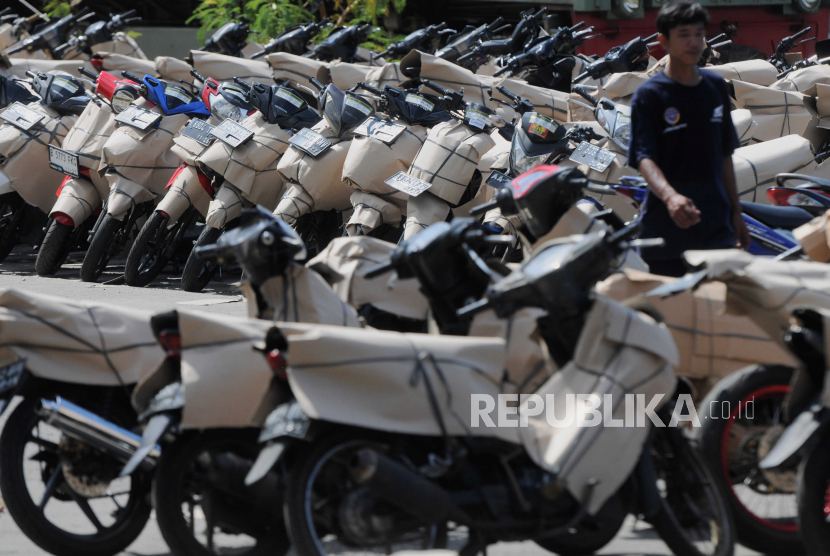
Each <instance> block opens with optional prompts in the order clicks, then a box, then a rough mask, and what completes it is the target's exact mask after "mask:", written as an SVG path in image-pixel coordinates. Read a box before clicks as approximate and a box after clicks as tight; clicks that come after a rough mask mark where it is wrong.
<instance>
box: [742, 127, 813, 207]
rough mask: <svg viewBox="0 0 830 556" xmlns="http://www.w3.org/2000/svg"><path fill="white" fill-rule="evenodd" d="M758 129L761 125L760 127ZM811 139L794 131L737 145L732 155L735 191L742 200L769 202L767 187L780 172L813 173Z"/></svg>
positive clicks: (772, 184)
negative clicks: (749, 143)
mask: <svg viewBox="0 0 830 556" xmlns="http://www.w3.org/2000/svg"><path fill="white" fill-rule="evenodd" d="M759 129H760V128H759ZM814 156H815V154H814V153H813V147H812V145H811V144H810V141H809V140H807V139H805V138H804V137H799V136H797V135H788V136H786V137H781V138H780V139H773V140H771V141H764V142H763V143H756V144H754V145H749V146H746V147H741V148H739V149H736V150H735V152H734V154H733V155H732V162H733V164H734V166H735V180H736V184H737V187H738V194H739V195H740V196H741V199H742V200H744V201H752V202H754V203H763V204H770V201H769V200H768V199H767V196H766V190H767V189H769V188H770V187H774V186H775V176H776V175H778V174H780V173H782V172H793V173H801V174H812V173H813V172H814V171H815V170H816V168H817V164H816V162H815V160H814Z"/></svg>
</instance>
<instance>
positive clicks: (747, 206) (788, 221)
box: [741, 201, 813, 230]
mask: <svg viewBox="0 0 830 556" xmlns="http://www.w3.org/2000/svg"><path fill="white" fill-rule="evenodd" d="M741 210H742V211H743V212H744V214H747V215H749V216H751V217H752V218H754V219H755V220H757V221H759V222H761V223H762V224H766V225H767V226H769V227H770V228H781V229H785V230H793V229H795V228H798V227H799V226H801V225H803V224H806V223H807V222H809V221H810V220H812V219H813V215H812V214H810V213H809V212H807V211H806V210H804V209H802V208H798V207H776V206H772V205H762V204H760V203H750V202H749V201H741Z"/></svg>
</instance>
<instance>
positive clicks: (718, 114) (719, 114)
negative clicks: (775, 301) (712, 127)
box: [710, 104, 723, 122]
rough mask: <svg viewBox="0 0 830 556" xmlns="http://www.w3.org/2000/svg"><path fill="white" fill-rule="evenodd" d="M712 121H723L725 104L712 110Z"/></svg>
mask: <svg viewBox="0 0 830 556" xmlns="http://www.w3.org/2000/svg"><path fill="white" fill-rule="evenodd" d="M710 121H712V122H721V121H723V104H721V105H720V106H718V107H717V108H715V110H714V111H713V112H712V119H711V120H710Z"/></svg>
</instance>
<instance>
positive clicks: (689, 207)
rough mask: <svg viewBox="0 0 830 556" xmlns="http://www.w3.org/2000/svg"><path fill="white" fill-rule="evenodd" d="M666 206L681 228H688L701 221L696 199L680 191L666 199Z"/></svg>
mask: <svg viewBox="0 0 830 556" xmlns="http://www.w3.org/2000/svg"><path fill="white" fill-rule="evenodd" d="M666 208H668V209H669V214H670V215H671V217H672V220H674V223H675V224H677V225H678V226H680V227H681V228H688V227H690V226H694V225H695V224H697V223H698V222H700V211H699V210H697V207H696V206H695V203H694V201H692V200H691V199H689V198H688V197H684V196H683V195H681V194H680V193H674V194H673V195H671V196H669V197H668V198H667V199H666Z"/></svg>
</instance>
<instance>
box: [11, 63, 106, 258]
mask: <svg viewBox="0 0 830 556" xmlns="http://www.w3.org/2000/svg"><path fill="white" fill-rule="evenodd" d="M27 75H29V77H30V78H31V82H30V85H31V87H32V89H33V90H34V91H35V92H36V93H37V95H38V96H40V99H39V100H38V101H37V102H30V103H29V104H23V103H21V102H19V101H17V102H15V103H14V104H12V105H10V106H9V107H8V108H6V109H5V110H4V111H3V112H2V113H0V118H2V120H3V125H2V126H0V171H2V174H3V175H4V177H5V178H6V180H8V181H6V182H5V183H4V184H3V186H2V189H1V190H0V261H2V260H3V259H5V258H6V257H7V256H8V255H9V253H10V252H11V250H12V249H13V248H14V246H15V245H17V244H19V243H25V244H28V245H32V246H36V245H39V244H40V242H41V239H42V231H43V226H44V224H45V223H46V215H47V214H49V211H50V210H51V209H52V206H53V205H54V204H55V195H54V184H55V183H57V182H58V180H59V179H60V178H62V177H63V172H62V171H61V170H59V169H58V170H56V169H54V168H52V167H50V160H51V156H52V155H51V154H50V153H54V152H58V153H60V144H61V142H62V140H63V138H64V137H65V136H66V134H67V133H68V132H69V130H70V129H71V128H72V126H73V124H74V123H75V121H76V120H77V118H78V115H80V114H81V113H82V112H83V111H84V108H85V107H86V105H87V104H88V103H89V102H90V97H89V96H88V95H87V92H86V90H85V89H84V87H83V85H82V84H81V82H80V81H78V80H77V79H76V78H74V77H71V76H68V75H51V74H46V73H42V72H38V73H37V74H35V73H32V72H27Z"/></svg>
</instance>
